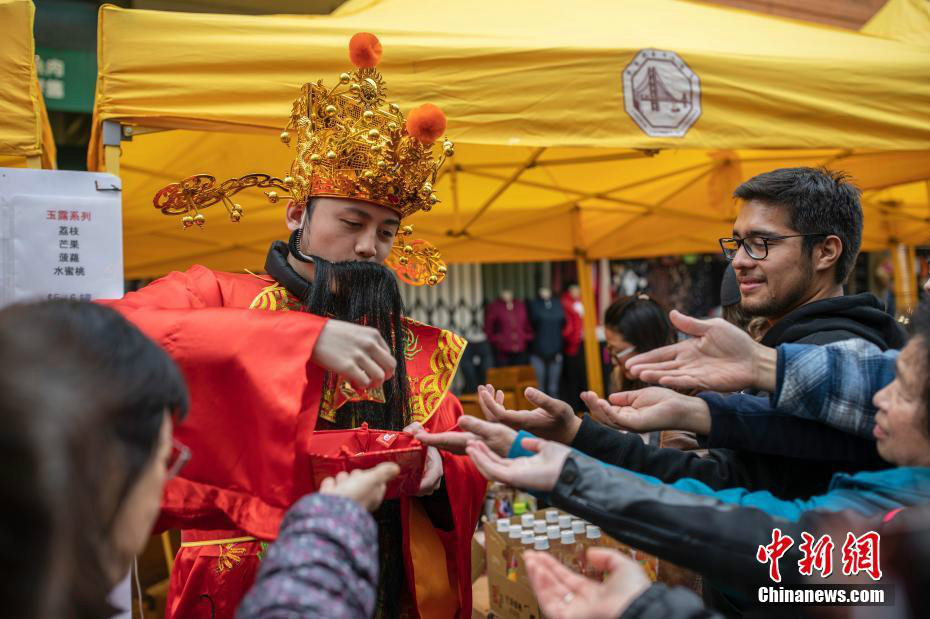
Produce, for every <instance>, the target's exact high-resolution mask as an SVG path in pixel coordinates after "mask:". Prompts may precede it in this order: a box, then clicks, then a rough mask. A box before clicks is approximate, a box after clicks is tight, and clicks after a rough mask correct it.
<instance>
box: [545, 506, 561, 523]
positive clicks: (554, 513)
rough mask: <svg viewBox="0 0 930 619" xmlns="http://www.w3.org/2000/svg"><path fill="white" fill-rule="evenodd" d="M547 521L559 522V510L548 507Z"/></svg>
mask: <svg viewBox="0 0 930 619" xmlns="http://www.w3.org/2000/svg"><path fill="white" fill-rule="evenodd" d="M546 522H548V523H549V524H559V510H557V509H547V510H546Z"/></svg>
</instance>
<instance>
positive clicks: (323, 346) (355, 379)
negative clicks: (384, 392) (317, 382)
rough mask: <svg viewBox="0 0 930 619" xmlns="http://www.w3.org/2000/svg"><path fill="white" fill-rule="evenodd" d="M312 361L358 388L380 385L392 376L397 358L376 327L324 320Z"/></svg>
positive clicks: (370, 387)
mask: <svg viewBox="0 0 930 619" xmlns="http://www.w3.org/2000/svg"><path fill="white" fill-rule="evenodd" d="M311 361H313V362H314V363H315V364H317V365H319V366H320V367H322V368H325V369H327V370H329V371H330V372H333V373H335V374H338V375H340V376H342V377H343V378H345V379H346V380H348V381H349V382H350V383H352V385H353V386H354V387H355V388H357V389H359V388H361V389H372V388H374V387H379V386H380V385H381V384H382V383H384V381H386V380H387V379H389V378H391V377H392V376H394V368H395V367H396V366H397V361H395V359H394V357H393V356H392V355H391V351H390V349H389V348H388V346H387V344H385V343H384V338H382V337H381V334H380V333H378V331H377V330H375V329H372V328H371V327H363V326H361V325H357V324H354V323H351V322H344V321H342V320H332V319H330V320H329V321H327V323H326V325H325V326H324V327H323V330H322V331H321V332H320V336H319V337H318V338H317V340H316V346H314V347H313V355H312V356H311Z"/></svg>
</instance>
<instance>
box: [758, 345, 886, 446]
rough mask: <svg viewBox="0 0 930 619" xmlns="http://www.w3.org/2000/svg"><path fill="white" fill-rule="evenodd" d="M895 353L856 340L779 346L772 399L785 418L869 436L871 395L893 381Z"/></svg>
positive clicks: (872, 416) (872, 421)
mask: <svg viewBox="0 0 930 619" xmlns="http://www.w3.org/2000/svg"><path fill="white" fill-rule="evenodd" d="M897 358H898V351H896V350H887V351H885V352H882V351H881V350H879V349H878V347H877V346H875V345H874V344H871V343H869V342H866V341H865V340H861V339H853V340H846V341H843V342H837V343H835V344H830V345H827V346H812V345H807V344H782V345H781V346H779V347H778V366H777V383H776V390H775V393H773V394H772V397H771V401H772V405H773V406H774V407H775V409H776V410H777V411H778V412H780V413H784V414H787V415H792V416H795V417H801V418H805V419H813V420H816V421H819V422H821V423H825V424H827V425H828V426H831V427H834V428H836V429H838V430H842V431H843V432H849V433H852V434H856V435H858V436H862V437H866V438H871V436H872V430H873V428H874V427H875V412H876V411H875V407H874V406H873V405H872V397H873V396H874V395H875V392H876V391H878V390H879V389H881V388H882V387H884V386H885V385H887V384H889V383H890V382H891V381H893V380H894V376H895V363H896V361H897Z"/></svg>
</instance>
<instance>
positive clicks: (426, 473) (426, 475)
mask: <svg viewBox="0 0 930 619" xmlns="http://www.w3.org/2000/svg"><path fill="white" fill-rule="evenodd" d="M404 432H406V433H407V434H412V435H413V437H414V438H417V439H418V440H419V438H418V436H417V435H418V434H428V432H426V430H424V429H423V426H421V425H420V423H419V422H417V421H414V422H413V423H411V424H410V425H409V426H407V427H406V428H404ZM441 483H442V456H440V455H439V450H438V449H436V448H435V447H427V448H426V463H425V464H424V466H423V478H422V479H421V480H420V489H419V490H418V491H417V496H428V495H430V494H433V493H434V492H436V491H437V490H438V489H439V484H441Z"/></svg>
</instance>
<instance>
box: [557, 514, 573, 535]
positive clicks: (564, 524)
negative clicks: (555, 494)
mask: <svg viewBox="0 0 930 619" xmlns="http://www.w3.org/2000/svg"><path fill="white" fill-rule="evenodd" d="M559 528H560V529H562V530H563V531H565V530H569V531H570V530H571V528H572V517H571V516H569V515H568V514H562V515H561V516H559Z"/></svg>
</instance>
